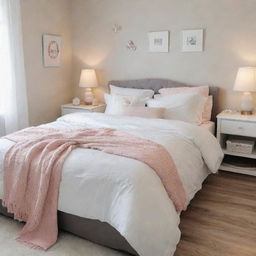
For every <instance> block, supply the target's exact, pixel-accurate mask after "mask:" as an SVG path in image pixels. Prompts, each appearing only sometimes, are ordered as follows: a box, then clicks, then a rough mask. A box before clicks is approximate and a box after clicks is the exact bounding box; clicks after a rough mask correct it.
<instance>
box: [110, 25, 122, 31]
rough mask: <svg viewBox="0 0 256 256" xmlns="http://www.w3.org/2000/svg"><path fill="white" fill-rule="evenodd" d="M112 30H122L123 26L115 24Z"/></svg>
mask: <svg viewBox="0 0 256 256" xmlns="http://www.w3.org/2000/svg"><path fill="white" fill-rule="evenodd" d="M112 30H113V31H114V32H115V33H118V32H120V31H121V30H122V27H121V26H120V25H118V24H115V25H114V26H113V28H112Z"/></svg>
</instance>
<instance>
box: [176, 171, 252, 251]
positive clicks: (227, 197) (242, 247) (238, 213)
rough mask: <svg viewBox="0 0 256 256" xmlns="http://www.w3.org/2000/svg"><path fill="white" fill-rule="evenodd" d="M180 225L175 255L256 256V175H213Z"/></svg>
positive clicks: (185, 213) (192, 203)
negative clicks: (180, 234)
mask: <svg viewBox="0 0 256 256" xmlns="http://www.w3.org/2000/svg"><path fill="white" fill-rule="evenodd" d="M180 228H181V232H182V238H181V241H180V243H179V244H178V248H177V251H176V253H175V256H256V177H251V176H245V175H239V174H232V173H227V172H220V173H219V175H211V176H209V178H208V179H207V180H206V182H205V183H204V186H203V189H202V190H201V191H200V192H199V193H198V194H197V196H196V197H195V199H194V200H193V201H192V202H191V204H190V206H189V209H188V211H186V212H184V213H183V214H182V217H181V224H180Z"/></svg>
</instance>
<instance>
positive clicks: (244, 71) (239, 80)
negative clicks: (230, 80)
mask: <svg viewBox="0 0 256 256" xmlns="http://www.w3.org/2000/svg"><path fill="white" fill-rule="evenodd" d="M234 90H235V91H240V92H255V91H256V67H243V68H239V70H238V73H237V76H236V82H235V86H234Z"/></svg>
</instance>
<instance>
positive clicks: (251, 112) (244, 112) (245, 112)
mask: <svg viewBox="0 0 256 256" xmlns="http://www.w3.org/2000/svg"><path fill="white" fill-rule="evenodd" d="M252 114H253V111H243V110H241V115H243V116H251V115H252Z"/></svg>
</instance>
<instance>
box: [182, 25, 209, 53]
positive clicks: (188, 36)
mask: <svg viewBox="0 0 256 256" xmlns="http://www.w3.org/2000/svg"><path fill="white" fill-rule="evenodd" d="M203 42H204V30H203V29H193V30H192V29H191V30H183V31H182V51H183V52H202V51H203V47H204V45H203Z"/></svg>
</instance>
